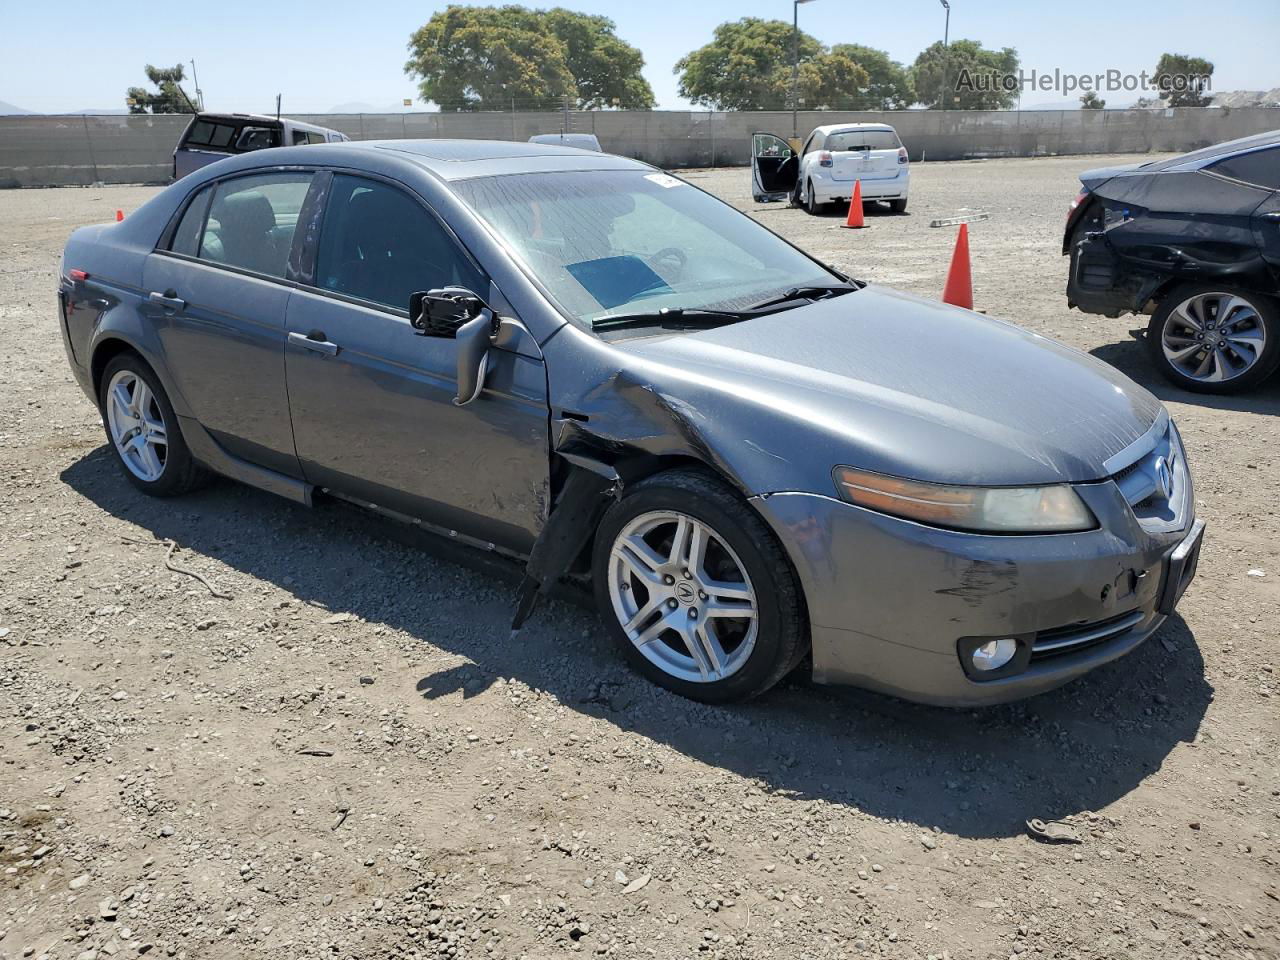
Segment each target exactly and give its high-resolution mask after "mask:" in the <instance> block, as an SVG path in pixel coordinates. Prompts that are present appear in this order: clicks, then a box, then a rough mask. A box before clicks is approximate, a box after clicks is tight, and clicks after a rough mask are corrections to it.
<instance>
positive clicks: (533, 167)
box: [307, 140, 653, 180]
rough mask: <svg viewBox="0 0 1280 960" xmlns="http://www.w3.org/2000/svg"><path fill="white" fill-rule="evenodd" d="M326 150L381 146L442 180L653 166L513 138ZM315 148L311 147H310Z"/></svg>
mask: <svg viewBox="0 0 1280 960" xmlns="http://www.w3.org/2000/svg"><path fill="white" fill-rule="evenodd" d="M320 146H326V147H327V148H328V149H334V148H339V149H344V150H351V151H353V152H355V151H365V150H380V151H386V152H388V153H393V154H397V155H399V156H401V157H403V158H404V159H407V160H409V161H411V162H413V163H416V164H417V165H418V166H421V167H425V168H426V169H428V170H430V171H431V172H432V173H434V174H436V176H438V177H440V178H442V179H444V180H467V179H470V178H472V177H489V176H500V175H502V174H509V173H549V172H553V171H566V170H652V169H653V168H652V167H651V166H649V164H647V163H641V162H640V161H638V160H629V159H627V158H626V157H618V156H614V155H612V154H607V153H597V152H596V151H594V150H579V149H577V148H576V147H562V146H559V145H556V144H549V143H517V142H514V141H511V140H363V141H360V142H358V143H344V144H341V145H337V144H328V145H323V144H322V145H320ZM307 149H311V148H307Z"/></svg>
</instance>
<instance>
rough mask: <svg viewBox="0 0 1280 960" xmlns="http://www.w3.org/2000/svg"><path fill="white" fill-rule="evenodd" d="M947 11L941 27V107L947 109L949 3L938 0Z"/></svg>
mask: <svg viewBox="0 0 1280 960" xmlns="http://www.w3.org/2000/svg"><path fill="white" fill-rule="evenodd" d="M938 2H939V3H941V4H942V6H943V8H944V9H945V10H946V11H947V22H946V24H945V25H944V26H943V28H942V98H941V99H942V109H943V110H945V109H947V67H948V66H950V65H951V43H950V40H951V4H950V3H949V2H948V0H938Z"/></svg>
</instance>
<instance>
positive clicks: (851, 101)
mask: <svg viewBox="0 0 1280 960" xmlns="http://www.w3.org/2000/svg"><path fill="white" fill-rule="evenodd" d="M790 78H791V71H790V69H788V70H787V80H786V82H787V83H788V84H790V82H791V79H790ZM870 83H871V76H870V74H868V73H867V71H866V70H864V69H863V68H862V66H861V65H860V64H858V63H857V62H855V61H854V60H852V59H851V58H849V57H847V56H845V55H844V54H842V53H836V52H835V51H832V52H830V53H820V54H818V55H817V56H816V57H814V58H812V59H810V60H806V61H805V62H804V63H802V64H800V74H799V77H798V82H797V83H796V96H797V98H799V99H802V100H803V101H804V102H803V103H801V104H800V106H802V107H804V108H805V109H806V110H841V109H843V110H849V109H861V108H863V107H864V106H865V104H866V94H865V91H866V89H867V86H868V85H869V84H870ZM784 89H786V88H784Z"/></svg>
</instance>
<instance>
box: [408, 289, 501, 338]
mask: <svg viewBox="0 0 1280 960" xmlns="http://www.w3.org/2000/svg"><path fill="white" fill-rule="evenodd" d="M487 310H488V308H487V307H486V306H485V302H484V301H483V300H482V299H481V298H480V297H479V296H478V295H476V294H475V293H472V292H471V291H470V290H468V289H466V288H465V287H441V288H439V289H436V290H421V291H418V292H417V293H412V294H410V295H409V323H410V324H412V326H413V329H414V331H415V332H417V333H418V334H420V335H421V336H424V337H443V338H445V339H449V340H452V339H454V338H455V337H457V335H458V331H459V330H460V329H461V328H462V326H463V325H464V324H466V323H468V322H469V321H471V320H474V319H475V318H476V317H478V316H479V315H480V313H481V312H482V311H485V312H487Z"/></svg>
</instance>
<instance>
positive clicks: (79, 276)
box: [67, 270, 89, 283]
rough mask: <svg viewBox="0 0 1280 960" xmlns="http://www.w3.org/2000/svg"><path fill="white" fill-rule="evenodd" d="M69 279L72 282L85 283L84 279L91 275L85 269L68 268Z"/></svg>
mask: <svg viewBox="0 0 1280 960" xmlns="http://www.w3.org/2000/svg"><path fill="white" fill-rule="evenodd" d="M67 279H69V280H70V281H71V282H72V283H84V281H86V280H88V279H89V275H88V274H87V273H85V272H84V271H83V270H68V271H67Z"/></svg>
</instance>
